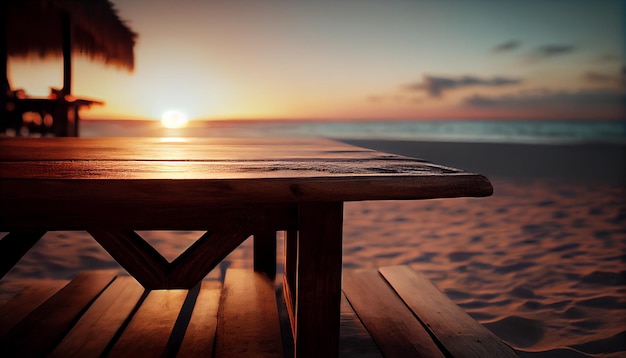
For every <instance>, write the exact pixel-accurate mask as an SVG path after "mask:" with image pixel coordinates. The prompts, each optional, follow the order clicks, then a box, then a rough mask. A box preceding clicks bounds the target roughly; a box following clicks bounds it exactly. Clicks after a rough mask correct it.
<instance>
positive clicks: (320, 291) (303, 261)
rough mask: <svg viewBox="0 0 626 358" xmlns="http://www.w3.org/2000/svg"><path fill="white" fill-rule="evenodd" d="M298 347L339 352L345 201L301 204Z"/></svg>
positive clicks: (315, 353)
mask: <svg viewBox="0 0 626 358" xmlns="http://www.w3.org/2000/svg"><path fill="white" fill-rule="evenodd" d="M299 210H300V212H299V215H300V230H299V235H298V245H297V269H296V290H295V295H296V297H295V320H294V321H295V322H293V332H294V341H295V342H294V347H295V352H296V356H298V357H336V356H337V355H338V352H339V322H340V304H341V247H342V246H341V245H342V224H343V203H303V204H300V207H299Z"/></svg>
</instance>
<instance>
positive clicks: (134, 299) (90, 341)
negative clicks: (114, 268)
mask: <svg viewBox="0 0 626 358" xmlns="http://www.w3.org/2000/svg"><path fill="white" fill-rule="evenodd" d="M143 293H144V289H143V287H142V286H141V285H140V284H139V282H137V281H136V280H135V279H133V278H132V277H118V278H117V279H116V280H115V281H113V283H112V284H111V285H110V286H109V287H107V289H106V290H105V291H104V292H103V293H102V294H101V295H100V297H98V299H97V300H96V301H95V302H94V303H93V305H91V307H89V310H88V311H87V312H85V314H84V315H83V316H82V317H81V319H80V320H79V321H78V322H77V323H76V325H75V326H74V328H72V330H71V331H70V332H69V333H68V334H67V336H65V338H64V339H63V341H61V343H60V344H59V345H58V346H57V347H56V349H55V350H54V351H53V352H52V354H51V357H97V356H100V355H101V354H102V353H103V352H104V350H105V349H106V347H107V345H108V344H109V342H111V340H112V339H113V337H114V336H115V334H116V333H117V332H118V330H119V329H120V327H121V326H122V325H123V324H124V322H125V321H126V320H127V319H128V317H129V315H130V314H131V313H132V311H133V310H134V309H135V307H136V306H137V303H138V302H139V300H140V299H141V297H142V295H143Z"/></svg>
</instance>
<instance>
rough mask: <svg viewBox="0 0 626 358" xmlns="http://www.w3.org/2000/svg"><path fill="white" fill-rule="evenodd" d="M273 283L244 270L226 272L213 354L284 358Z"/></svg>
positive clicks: (220, 355)
mask: <svg viewBox="0 0 626 358" xmlns="http://www.w3.org/2000/svg"><path fill="white" fill-rule="evenodd" d="M280 334H281V333H280V323H279V321H278V307H277V304H276V293H275V291H274V285H273V282H271V281H270V280H269V279H268V278H267V276H265V275H264V274H261V273H257V272H253V271H251V270H245V269H229V270H228V271H227V272H226V279H225V281H224V288H223V290H222V299H221V303H220V308H219V313H218V326H217V337H216V341H217V343H216V354H215V357H220V358H223V357H283V356H284V355H283V346H282V340H281V335H280Z"/></svg>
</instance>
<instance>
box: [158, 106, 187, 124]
mask: <svg viewBox="0 0 626 358" xmlns="http://www.w3.org/2000/svg"><path fill="white" fill-rule="evenodd" d="M187 123H188V120H187V116H186V115H185V113H183V112H181V111H178V110H169V111H165V112H163V115H162V116H161V124H163V127H165V128H184V127H186V126H187Z"/></svg>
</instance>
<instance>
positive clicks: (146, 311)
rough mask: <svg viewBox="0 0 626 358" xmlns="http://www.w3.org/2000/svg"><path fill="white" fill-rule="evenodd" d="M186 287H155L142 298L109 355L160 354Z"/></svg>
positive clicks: (165, 349) (149, 355) (167, 338)
mask: <svg viewBox="0 0 626 358" xmlns="http://www.w3.org/2000/svg"><path fill="white" fill-rule="evenodd" d="M187 292H188V290H154V291H151V292H150V293H149V294H148V296H147V297H146V299H145V300H144V302H143V304H142V305H141V307H140V308H139V309H138V310H137V312H136V313H135V315H134V316H133V318H132V319H131V321H130V323H129V324H128V327H126V329H125V330H124V332H123V333H122V335H121V337H120V338H119V340H118V341H117V343H116V344H115V346H114V347H113V349H112V350H111V352H110V356H111V357H160V356H164V355H166V353H167V343H168V340H169V338H170V335H171V333H172V330H173V328H174V324H175V323H176V320H177V318H178V314H179V312H180V310H181V308H182V306H183V303H184V302H185V298H186V297H187Z"/></svg>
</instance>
